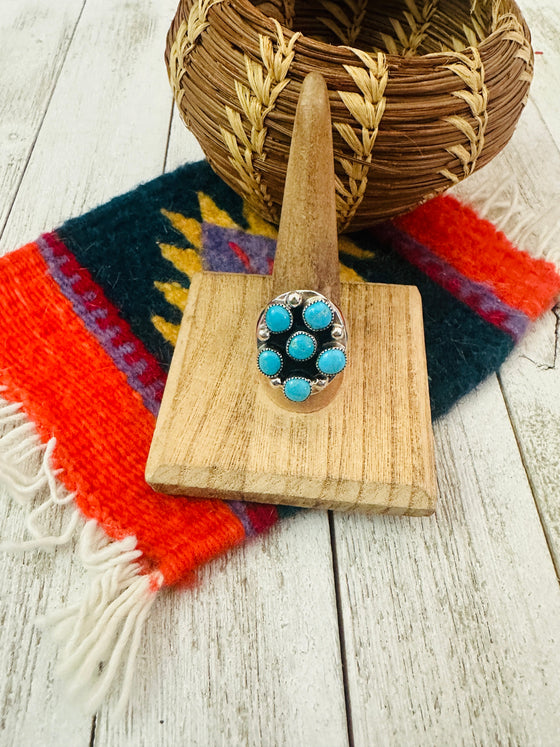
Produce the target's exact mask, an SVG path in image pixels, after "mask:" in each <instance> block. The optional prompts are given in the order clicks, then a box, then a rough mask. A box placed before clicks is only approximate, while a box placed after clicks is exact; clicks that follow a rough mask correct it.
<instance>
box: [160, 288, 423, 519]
mask: <svg viewBox="0 0 560 747" xmlns="http://www.w3.org/2000/svg"><path fill="white" fill-rule="evenodd" d="M272 296H273V292H272V279H271V278H269V277H262V276H251V275H232V274H228V273H202V274H200V275H197V276H195V278H194V279H193V283H192V286H191V290H190V295H189V302H188V306H187V309H186V311H185V314H184V317H183V322H182V325H181V329H180V332H179V339H178V342H177V348H176V351H175V355H174V357H173V362H172V365H171V370H170V372H169V378H168V381H167V386H166V390H165V395H164V399H163V403H162V407H161V411H160V415H159V417H158V421H157V426H156V431H155V435H154V440H153V443H152V448H151V451H150V456H149V459H148V464H147V467H146V479H147V481H148V482H149V483H150V485H152V486H153V487H154V488H156V489H157V490H161V491H163V492H166V493H175V494H185V495H193V496H204V497H218V498H225V499H239V498H242V499H244V500H252V501H261V502H264V503H281V504H288V505H295V506H306V507H321V508H333V509H344V510H360V511H364V512H372V513H391V514H409V515H415V516H422V515H426V514H430V513H432V512H433V511H434V509H435V503H436V481H435V471H434V456H433V443H432V429H431V421H430V406H429V399H428V381H427V375H426V358H425V352H424V334H423V326H422V309H421V303H420V295H419V293H418V290H417V289H416V288H413V287H409V286H402V285H374V284H369V283H363V284H362V283H343V284H342V293H341V306H342V308H343V309H344V310H345V314H346V320H347V323H348V327H349V329H350V330H351V339H350V346H349V363H348V367H347V369H346V371H345V373H344V378H343V381H342V384H341V386H340V389H339V391H338V393H337V394H336V396H335V397H334V399H333V400H332V402H330V404H328V405H327V406H326V407H324V408H323V409H321V410H319V411H318V412H314V413H312V414H309V413H301V412H290V411H288V410H286V409H284V408H283V407H280V406H278V405H277V404H276V403H275V402H274V401H272V400H271V398H270V397H269V396H268V393H267V391H266V388H268V387H269V384H268V382H266V381H262V380H261V379H262V378H263V377H262V376H261V375H260V374H259V373H258V370H257V366H256V351H255V342H254V340H255V337H254V327H255V320H256V319H257V317H258V314H259V312H260V310H261V309H262V308H263V307H264V306H265V305H266V303H267V302H268V301H269V300H270V299H271V297H272Z"/></svg>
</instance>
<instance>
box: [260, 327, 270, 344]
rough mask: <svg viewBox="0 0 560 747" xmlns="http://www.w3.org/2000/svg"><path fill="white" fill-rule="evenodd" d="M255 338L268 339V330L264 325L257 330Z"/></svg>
mask: <svg viewBox="0 0 560 747" xmlns="http://www.w3.org/2000/svg"><path fill="white" fill-rule="evenodd" d="M257 337H258V338H259V340H263V341H264V340H268V338H269V337H270V330H269V329H268V327H266V326H265V325H262V326H261V327H259V328H258V330H257Z"/></svg>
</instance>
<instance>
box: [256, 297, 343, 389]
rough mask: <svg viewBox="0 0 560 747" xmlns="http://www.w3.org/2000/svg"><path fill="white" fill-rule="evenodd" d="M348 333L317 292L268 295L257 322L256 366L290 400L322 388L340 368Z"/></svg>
mask: <svg viewBox="0 0 560 747" xmlns="http://www.w3.org/2000/svg"><path fill="white" fill-rule="evenodd" d="M347 346H348V332H347V329H346V323H345V321H344V317H343V316H342V313H341V311H340V309H339V308H338V307H337V306H336V305H335V304H334V303H333V302H332V301H331V300H330V299H328V298H327V297H326V296H324V295H323V294H322V293H318V292H317V291H313V290H293V291H288V292H287V293H282V294H280V295H279V296H277V297H276V298H273V299H272V301H270V303H268V304H267V305H266V306H265V308H264V309H263V310H262V311H261V313H260V315H259V318H258V321H257V365H258V368H259V371H260V372H261V373H262V374H263V375H264V376H266V377H267V378H268V380H269V381H270V384H271V385H272V386H273V387H281V388H282V391H283V393H284V396H285V397H286V398H287V399H288V400H290V401H291V402H304V401H305V400H306V399H308V397H311V396H312V395H313V394H316V393H317V392H320V391H322V390H323V389H324V388H325V387H326V386H328V385H329V384H330V383H331V381H332V380H333V379H334V378H335V376H337V375H338V374H339V373H341V372H342V371H343V370H344V368H345V367H346V348H347Z"/></svg>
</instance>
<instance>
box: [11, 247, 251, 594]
mask: <svg viewBox="0 0 560 747" xmlns="http://www.w3.org/2000/svg"><path fill="white" fill-rule="evenodd" d="M0 270H1V271H2V273H3V277H4V279H5V282H4V284H3V287H4V288H5V289H6V290H5V291H4V293H3V295H2V297H1V298H0V311H1V315H2V317H1V318H2V324H3V329H2V336H3V347H2V349H1V350H0V370H1V371H2V383H3V384H5V385H7V387H8V391H7V392H5V393H4V394H3V396H5V397H7V398H8V399H10V400H13V401H20V402H22V403H23V405H24V409H25V411H26V413H27V414H28V415H29V417H30V418H31V419H32V420H33V421H34V423H35V424H36V425H37V428H38V430H39V433H40V434H41V437H42V438H43V440H45V441H46V440H47V439H48V438H50V437H51V436H56V439H57V445H56V449H55V461H56V465H55V466H56V467H60V468H62V470H63V472H62V473H61V474H60V475H59V479H60V480H62V482H63V483H64V484H65V485H66V487H67V488H68V490H70V491H75V492H76V503H77V505H78V506H79V508H80V509H81V511H82V512H83V514H84V515H85V516H86V517H89V518H95V519H97V521H98V522H99V523H100V524H101V526H102V527H103V528H104V530H105V531H106V532H107V534H108V535H110V536H111V537H113V538H115V539H122V538H123V537H124V536H127V535H130V534H135V535H136V537H137V539H138V547H139V549H140V550H142V552H143V553H144V555H145V559H146V561H147V563H148V565H149V566H150V567H152V568H158V569H159V570H160V571H161V572H162V573H163V576H164V578H165V583H166V584H168V585H169V584H174V583H176V582H178V581H181V580H184V579H187V578H188V577H189V575H190V572H191V571H192V570H193V569H194V568H195V567H196V566H198V565H200V564H202V563H204V562H206V561H208V560H210V559H211V558H213V557H215V556H216V555H218V554H220V553H223V552H224V551H226V550H227V549H229V548H230V547H232V546H233V545H236V544H238V543H239V542H241V541H242V540H243V539H244V536H245V532H244V529H243V525H242V524H241V522H240V521H239V519H238V518H237V517H236V516H235V515H234V514H233V512H232V511H231V509H230V508H229V507H228V506H227V504H225V503H223V502H221V501H211V500H196V499H188V498H180V497H173V496H166V495H163V494H160V493H155V492H154V491H153V490H152V489H151V488H150V487H149V486H148V485H146V483H145V482H144V477H143V475H144V465H145V462H146V458H147V455H148V449H149V445H150V440H151V437H152V433H153V430H154V424H155V421H154V418H153V416H152V415H151V414H150V413H149V412H148V410H146V408H145V407H144V405H143V404H142V401H141V399H140V396H139V395H138V394H137V393H136V392H134V391H133V390H132V389H131V388H130V387H129V386H128V384H127V383H126V379H125V376H124V374H122V373H121V372H120V371H119V370H118V369H117V368H116V366H115V365H114V363H113V361H112V360H111V359H110V358H109V356H108V355H107V354H106V353H105V352H104V350H103V349H102V348H101V346H100V345H99V343H98V342H97V340H95V339H94V338H93V337H92V336H91V335H90V334H89V333H88V332H87V330H86V328H85V326H84V325H83V323H82V322H81V320H80V319H79V318H78V317H77V316H76V315H75V314H74V312H73V310H72V307H71V305H70V303H69V301H68V300H67V299H66V298H65V297H64V296H63V295H62V293H61V292H60V291H59V289H58V286H57V285H56V284H55V283H54V281H53V280H52V279H51V277H50V276H49V275H48V272H47V268H46V265H45V262H44V260H43V259H42V257H41V256H40V254H39V251H38V249H37V247H36V245H35V244H28V245H27V246H26V247H24V248H23V249H21V250H19V251H18V252H15V253H13V254H11V255H8V256H6V257H4V258H3V259H0ZM12 382H18V385H16V384H13V383H12ZM22 382H23V383H22Z"/></svg>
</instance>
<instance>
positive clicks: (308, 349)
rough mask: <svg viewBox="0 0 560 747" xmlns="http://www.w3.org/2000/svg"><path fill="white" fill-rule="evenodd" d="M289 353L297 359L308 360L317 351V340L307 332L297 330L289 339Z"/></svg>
mask: <svg viewBox="0 0 560 747" xmlns="http://www.w3.org/2000/svg"><path fill="white" fill-rule="evenodd" d="M287 349H288V355H289V356H290V358H294V360H296V361H306V360H307V359H308V358H311V356H312V355H313V354H314V353H315V350H316V349H317V342H316V340H315V338H314V337H312V336H311V335H310V334H308V333H307V332H296V334H295V335H292V336H291V337H290V339H289V340H288V347H287Z"/></svg>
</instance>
